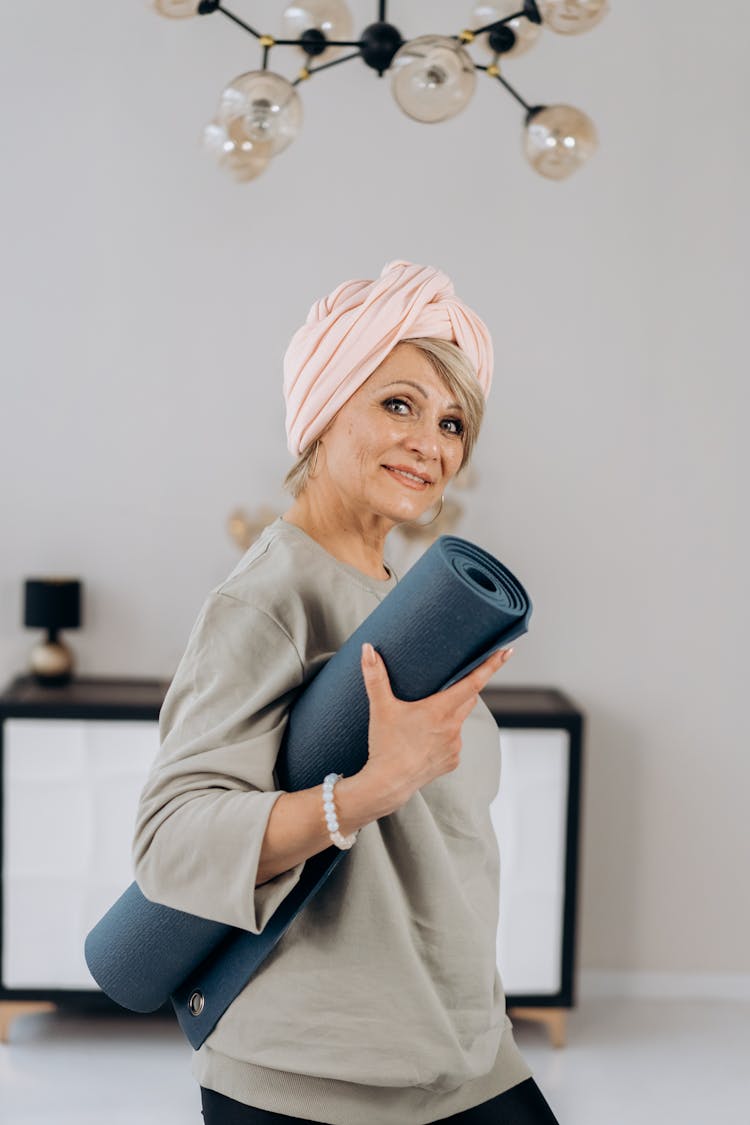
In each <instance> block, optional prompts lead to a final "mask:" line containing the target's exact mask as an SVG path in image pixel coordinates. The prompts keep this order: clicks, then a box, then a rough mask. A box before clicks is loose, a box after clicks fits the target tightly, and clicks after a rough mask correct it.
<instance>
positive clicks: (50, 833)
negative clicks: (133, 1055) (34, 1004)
mask: <svg viewBox="0 0 750 1125" xmlns="http://www.w3.org/2000/svg"><path fill="white" fill-rule="evenodd" d="M3 730H4V777H3V810H2V812H3V818H2V823H3V901H2V920H3V935H2V936H3V941H2V965H1V966H0V973H1V979H2V984H3V986H4V987H5V988H7V989H13V988H18V989H21V988H24V989H36V988H39V989H45V988H46V989H55V988H62V989H68V988H69V989H89V988H90V989H96V988H97V986H96V984H95V982H94V980H93V978H92V977H91V974H90V973H89V971H88V968H87V966H86V962H85V959H84V955H83V943H84V939H85V937H86V934H87V933H88V931H89V930H90V929H91V928H92V926H94V925H95V923H96V922H97V921H98V920H99V918H100V917H101V916H102V914H104V913H105V911H106V910H108V909H109V907H110V906H111V905H112V903H113V902H114V901H115V900H116V899H117V898H119V896H120V895H121V894H122V892H123V891H124V890H125V888H126V887H127V886H129V884H130V883H132V881H133V869H132V862H131V855H130V849H131V843H132V838H133V830H134V827H135V814H136V808H137V803H138V798H139V796H140V792H141V789H142V787H143V784H144V782H145V779H146V774H147V772H148V769H149V767H150V765H151V762H152V761H153V759H154V757H155V755H156V752H157V750H158V746H159V731H158V724H157V723H156V722H155V721H149V722H141V721H132V722H131V721H123V720H89V719H85V720H72V719H6V721H5V723H4V727H3Z"/></svg>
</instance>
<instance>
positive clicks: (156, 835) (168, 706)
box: [132, 592, 304, 934]
mask: <svg viewBox="0 0 750 1125" xmlns="http://www.w3.org/2000/svg"><path fill="white" fill-rule="evenodd" d="M303 680H304V668H303V666H302V662H301V660H300V658H299V654H298V652H297V649H296V646H295V645H294V642H293V640H292V639H291V637H289V635H288V634H287V633H286V632H285V631H284V629H283V628H282V627H281V626H280V625H279V624H278V623H277V622H276V621H275V620H274V619H273V618H272V617H270V616H268V614H266V613H264V612H263V611H262V610H261V609H258V608H257V607H255V606H252V605H250V604H248V603H246V602H243V601H240V600H239V599H237V598H234V597H232V596H231V595H229V594H225V593H221V592H212V593H211V594H210V595H209V596H208V598H207V600H206V601H205V603H204V605H203V607H202V609H201V612H200V614H199V615H198V619H197V621H196V622H195V624H194V626H193V629H192V632H191V634H190V637H189V639H188V643H187V647H186V650H185V652H184V654H183V656H182V659H181V660H180V663H179V665H178V667H177V671H176V673H175V676H174V679H173V680H172V683H171V684H170V687H169V690H168V692H167V694H166V696H165V699H164V703H163V705H162V708H161V712H160V714H159V741H160V749H159V751H158V753H157V755H156V758H155V759H154V762H153V764H152V766H151V770H150V772H149V775H148V777H147V779H146V783H145V786H144V788H143V790H142V792H141V796H140V800H139V804H138V809H137V813H136V824H135V835H134V839H133V850H132V855H133V864H134V868H135V878H136V882H137V883H138V885H139V887H140V888H141V890H142V891H143V893H144V895H145V896H146V898H148V899H150V900H151V901H152V902H158V903H162V904H164V905H165V906H171V907H174V908H175V909H177V910H184V911H187V912H188V913H190V914H197V915H199V916H200V917H203V918H211V919H214V920H215V921H217V922H224V923H226V924H228V925H230V926H237V927H239V928H241V929H244V930H249V931H251V932H252V933H255V934H257V933H260V932H261V931H262V930H263V927H264V926H265V925H266V923H267V922H268V920H269V919H270V918H271V916H272V915H273V913H274V911H275V910H276V907H277V906H278V905H279V903H280V902H281V901H282V900H283V899H284V898H285V897H286V895H287V894H289V892H290V891H291V890H292V888H293V887H294V886H295V885H296V884H297V883H298V882H299V879H300V876H301V874H302V870H303V868H304V861H303V862H302V863H299V864H297V865H296V866H295V867H292V868H290V869H289V870H288V871H284V872H282V873H281V874H279V875H277V876H275V878H273V879H270V880H269V881H268V882H266V883H264V884H263V885H262V886H260V887H256V885H255V881H256V878H257V872H258V861H259V858H260V851H261V846H262V843H263V837H264V835H265V831H266V825H267V823H268V818H269V816H270V814H271V809H272V807H273V805H274V804H275V802H276V801H277V800H278V798H279V797H280V796H281V793H282V792H283V790H281V789H278V788H277V787H276V781H275V774H274V768H275V763H276V758H277V755H278V752H279V749H280V747H281V742H282V738H283V734H284V730H285V727H286V723H287V718H288V713H289V710H290V709H291V705H292V703H293V702H294V699H295V698H296V695H297V694H298V692H299V689H300V687H301V686H302V683H303Z"/></svg>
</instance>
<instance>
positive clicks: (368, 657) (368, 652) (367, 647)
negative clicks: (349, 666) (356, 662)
mask: <svg viewBox="0 0 750 1125" xmlns="http://www.w3.org/2000/svg"><path fill="white" fill-rule="evenodd" d="M362 652H363V654H364V658H365V664H370V665H373V664H374V663H375V649H374V648H373V647H372V645H371V644H370V642H369V641H365V643H364V644H363V645H362Z"/></svg>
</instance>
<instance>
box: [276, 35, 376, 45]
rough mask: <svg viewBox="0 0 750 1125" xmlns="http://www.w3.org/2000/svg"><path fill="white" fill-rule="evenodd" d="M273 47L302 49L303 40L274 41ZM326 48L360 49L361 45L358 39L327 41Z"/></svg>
mask: <svg viewBox="0 0 750 1125" xmlns="http://www.w3.org/2000/svg"><path fill="white" fill-rule="evenodd" d="M273 45H274V47H304V45H305V41H304V39H274V41H273ZM325 45H326V47H362V46H363V44H362V42H361V40H359V39H328V38H327V37H326V41H325Z"/></svg>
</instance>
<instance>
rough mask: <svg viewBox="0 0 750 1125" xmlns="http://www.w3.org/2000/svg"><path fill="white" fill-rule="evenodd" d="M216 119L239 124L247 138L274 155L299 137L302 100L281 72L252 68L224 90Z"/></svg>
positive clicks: (224, 123) (222, 123)
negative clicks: (262, 145)
mask: <svg viewBox="0 0 750 1125" xmlns="http://www.w3.org/2000/svg"><path fill="white" fill-rule="evenodd" d="M216 119H217V121H218V122H219V124H220V125H224V126H225V127H229V126H230V125H233V124H234V123H239V128H240V130H241V132H242V134H243V135H244V138H245V140H248V141H251V142H253V144H256V143H258V144H259V143H263V144H267V145H268V150H267V151H268V152H269V153H270V154H271V155H272V156H275V155H276V153H278V152H282V151H283V150H284V149H285V148H287V147H288V146H289V145H290V144H291V143H292V141H293V140H294V138H295V137H296V136H297V133H298V132H299V129H300V125H301V124H302V102H301V101H300V98H299V94H298V93H297V91H296V90H295V89H294V86H292V84H291V82H288V81H287V80H286V78H282V77H281V75H280V74H274V73H273V72H272V71H270V70H252V71H250V72H249V73H247V74H241V75H240V76H239V77H238V78H234V79H233V80H232V81H231V82H230V83H229V85H228V86H227V87H226V88H225V89H224V91H223V93H222V95H221V100H220V102H219V111H218V113H217V115H216Z"/></svg>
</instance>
